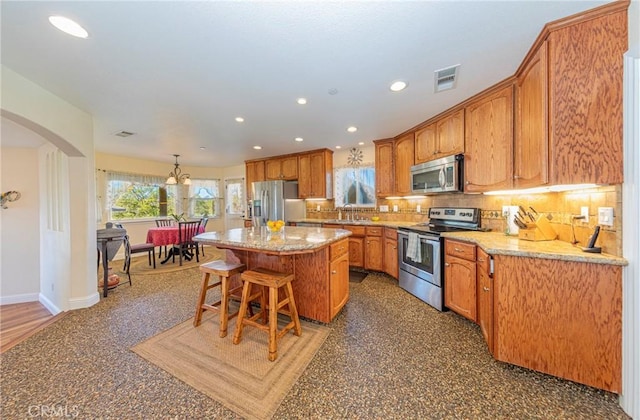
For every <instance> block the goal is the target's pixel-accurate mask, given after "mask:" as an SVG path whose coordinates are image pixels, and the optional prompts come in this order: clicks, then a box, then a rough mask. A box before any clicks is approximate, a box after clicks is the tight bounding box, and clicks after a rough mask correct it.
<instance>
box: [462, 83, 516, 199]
mask: <svg viewBox="0 0 640 420" xmlns="http://www.w3.org/2000/svg"><path fill="white" fill-rule="evenodd" d="M465 131H466V132H465V157H464V177H465V185H464V191H465V192H468V193H478V192H485V191H492V190H502V189H507V188H511V185H512V182H511V181H512V177H513V166H512V162H513V153H512V147H513V86H512V85H511V84H509V85H507V87H505V88H502V89H500V90H498V91H497V92H494V93H492V92H489V93H488V94H486V95H481V96H479V97H478V98H476V99H475V100H474V101H473V102H471V103H470V104H469V105H467V107H466V109H465Z"/></svg>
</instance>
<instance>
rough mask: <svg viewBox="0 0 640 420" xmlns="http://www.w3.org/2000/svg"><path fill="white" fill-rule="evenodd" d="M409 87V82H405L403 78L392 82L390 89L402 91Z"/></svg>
mask: <svg viewBox="0 0 640 420" xmlns="http://www.w3.org/2000/svg"><path fill="white" fill-rule="evenodd" d="M406 87H407V82H403V81H402V80H396V81H395V82H393V83H391V86H389V89H390V90H391V91H392V92H400V91H401V90H402V89H404V88H406Z"/></svg>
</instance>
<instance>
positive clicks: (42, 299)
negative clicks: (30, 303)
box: [38, 293, 62, 315]
mask: <svg viewBox="0 0 640 420" xmlns="http://www.w3.org/2000/svg"><path fill="white" fill-rule="evenodd" d="M38 301H39V302H40V303H42V306H44V307H45V308H47V310H49V312H51V315H58V314H59V313H60V312H62V310H61V309H60V308H58V307H57V306H56V305H54V303H53V302H51V301H50V300H49V298H47V297H46V296H45V295H44V294H42V293H40V296H38Z"/></svg>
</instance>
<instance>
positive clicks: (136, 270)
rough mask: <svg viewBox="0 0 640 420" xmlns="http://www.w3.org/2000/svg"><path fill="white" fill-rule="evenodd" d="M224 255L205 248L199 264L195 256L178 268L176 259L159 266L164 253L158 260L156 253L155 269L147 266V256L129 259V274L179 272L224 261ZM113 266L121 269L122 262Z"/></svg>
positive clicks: (177, 259) (213, 249)
mask: <svg viewBox="0 0 640 420" xmlns="http://www.w3.org/2000/svg"><path fill="white" fill-rule="evenodd" d="M224 257H225V254H224V252H223V251H221V250H219V249H218V248H215V247H206V248H205V255H202V254H200V258H199V259H200V262H198V261H196V258H195V256H194V257H193V258H192V259H191V261H187V260H185V259H183V260H182V266H180V259H179V258H178V257H176V262H173V259H169V261H167V262H166V263H164V264H160V262H161V261H162V260H164V253H163V254H162V258H158V253H157V251H156V268H155V269H154V268H153V265H149V258H148V257H147V254H144V255H142V256H137V257H134V258H131V268H130V269H129V272H130V273H131V274H132V275H134V274H135V275H137V274H141V275H148V274H158V273H170V272H175V271H180V270H186V269H189V268H193V267H198V266H200V264H204V263H207V262H210V261H213V260H216V259H224ZM113 266H115V267H117V268H116V269H117V270H121V269H122V261H115V263H114V264H113Z"/></svg>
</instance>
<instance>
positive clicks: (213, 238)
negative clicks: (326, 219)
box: [194, 226, 351, 254]
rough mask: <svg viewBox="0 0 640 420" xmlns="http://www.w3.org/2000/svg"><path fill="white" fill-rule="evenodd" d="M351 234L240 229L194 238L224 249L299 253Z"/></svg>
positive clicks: (290, 228)
mask: <svg viewBox="0 0 640 420" xmlns="http://www.w3.org/2000/svg"><path fill="white" fill-rule="evenodd" d="M350 235H351V232H349V231H348V230H344V229H324V228H318V227H295V226H285V227H283V228H282V231H281V232H276V233H273V232H269V231H268V230H267V228H266V227H262V228H260V227H251V228H237V229H229V230H227V231H220V232H205V233H201V234H199V235H197V236H195V237H194V239H195V240H196V242H202V243H205V244H208V245H214V246H218V247H220V248H235V249H249V250H257V251H263V252H266V253H277V254H297V253H305V252H313V251H314V250H316V249H320V248H323V247H325V246H327V245H329V244H331V243H333V242H336V241H339V240H340V239H344V238H346V237H348V236H350Z"/></svg>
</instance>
